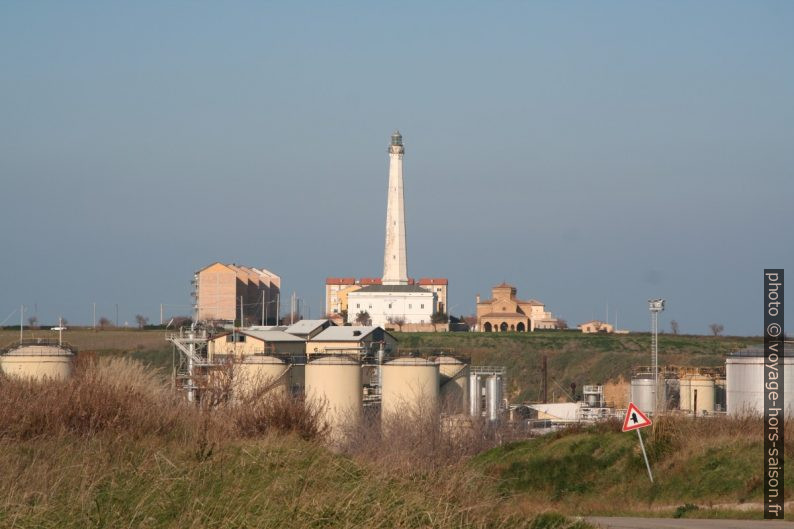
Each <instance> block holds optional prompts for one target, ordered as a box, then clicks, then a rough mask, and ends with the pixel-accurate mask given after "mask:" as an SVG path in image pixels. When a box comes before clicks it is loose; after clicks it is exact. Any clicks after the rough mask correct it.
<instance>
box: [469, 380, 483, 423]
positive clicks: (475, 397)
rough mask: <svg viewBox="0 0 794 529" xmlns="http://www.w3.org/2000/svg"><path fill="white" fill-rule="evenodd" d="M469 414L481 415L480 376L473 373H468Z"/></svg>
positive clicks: (473, 415)
mask: <svg viewBox="0 0 794 529" xmlns="http://www.w3.org/2000/svg"><path fill="white" fill-rule="evenodd" d="M469 415H471V416H472V417H482V377H481V376H480V375H477V374H475V373H471V374H470V375H469Z"/></svg>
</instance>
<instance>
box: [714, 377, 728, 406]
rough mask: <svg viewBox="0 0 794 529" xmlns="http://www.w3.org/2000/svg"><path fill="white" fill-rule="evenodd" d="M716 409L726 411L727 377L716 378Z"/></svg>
mask: <svg viewBox="0 0 794 529" xmlns="http://www.w3.org/2000/svg"><path fill="white" fill-rule="evenodd" d="M714 411H723V412H724V411H725V379H724V378H715V379H714Z"/></svg>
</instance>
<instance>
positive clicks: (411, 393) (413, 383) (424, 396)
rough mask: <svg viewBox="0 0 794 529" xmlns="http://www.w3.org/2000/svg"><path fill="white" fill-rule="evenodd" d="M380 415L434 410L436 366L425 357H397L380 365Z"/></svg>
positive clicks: (436, 385) (437, 383)
mask: <svg viewBox="0 0 794 529" xmlns="http://www.w3.org/2000/svg"><path fill="white" fill-rule="evenodd" d="M382 383H383V386H382V388H381V416H382V417H387V416H389V415H399V413H402V412H405V413H408V414H409V415H410V414H412V413H437V412H438V410H439V405H440V402H439V365H438V364H436V363H435V362H431V361H430V360H426V359H424V358H414V357H404V358H397V359H396V360H392V361H391V362H387V363H385V364H384V365H383V381H382Z"/></svg>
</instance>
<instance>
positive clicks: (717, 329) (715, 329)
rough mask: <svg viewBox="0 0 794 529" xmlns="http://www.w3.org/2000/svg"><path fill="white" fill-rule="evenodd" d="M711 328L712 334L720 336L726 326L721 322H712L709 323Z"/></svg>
mask: <svg viewBox="0 0 794 529" xmlns="http://www.w3.org/2000/svg"><path fill="white" fill-rule="evenodd" d="M709 330H710V331H711V334H713V335H714V336H719V335H720V334H722V331H724V330H725V326H724V325H722V324H721V323H712V324H711V325H709Z"/></svg>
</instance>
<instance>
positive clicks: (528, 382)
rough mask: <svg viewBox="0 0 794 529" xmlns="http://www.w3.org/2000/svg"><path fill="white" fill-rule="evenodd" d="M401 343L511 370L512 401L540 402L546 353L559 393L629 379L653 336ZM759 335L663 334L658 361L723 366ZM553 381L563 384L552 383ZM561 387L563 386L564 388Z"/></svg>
mask: <svg viewBox="0 0 794 529" xmlns="http://www.w3.org/2000/svg"><path fill="white" fill-rule="evenodd" d="M395 336H396V337H397V339H398V340H399V342H400V347H401V348H404V349H407V350H411V349H419V350H431V349H434V348H442V349H450V350H454V351H456V352H458V353H460V354H464V355H467V356H470V357H471V359H472V362H473V363H475V364H495V365H503V366H505V367H506V368H507V374H508V378H509V384H510V388H509V389H510V394H511V398H512V399H513V400H537V399H538V397H539V392H540V388H541V365H542V358H543V356H544V355H546V356H547V357H548V361H547V363H548V372H549V397H551V393H552V391H554V392H556V393H557V395H560V394H561V393H562V391H563V389H565V390H566V391H567V390H568V388H569V386H570V384H571V383H572V382H575V383H576V384H577V386H578V387H581V386H582V385H584V384H601V383H605V382H608V381H614V380H617V379H618V378H619V377H620V376H621V375H622V376H623V377H624V378H626V379H628V377H629V375H630V373H631V369H632V367H634V366H640V365H649V364H650V347H651V338H650V335H649V334H647V333H638V334H582V333H581V332H579V331H537V332H534V333H475V332H459V333H458V332H455V333H395ZM759 341H760V339H759V338H743V337H721V336H716V337H715V336H688V335H687V336H685V335H670V334H663V335H660V336H659V362H660V363H661V364H675V365H682V366H703V367H713V366H721V365H724V364H725V355H726V354H727V353H729V352H731V351H735V350H737V349H741V348H743V347H746V346H748V345H750V344H754V343H759ZM552 380H555V381H556V382H557V383H558V384H559V386H557V385H556V384H554V383H553V381H552ZM560 386H561V387H560Z"/></svg>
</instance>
